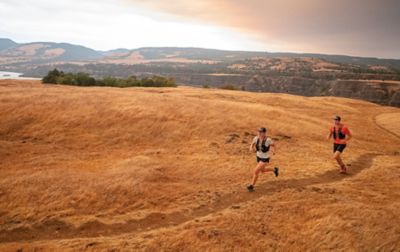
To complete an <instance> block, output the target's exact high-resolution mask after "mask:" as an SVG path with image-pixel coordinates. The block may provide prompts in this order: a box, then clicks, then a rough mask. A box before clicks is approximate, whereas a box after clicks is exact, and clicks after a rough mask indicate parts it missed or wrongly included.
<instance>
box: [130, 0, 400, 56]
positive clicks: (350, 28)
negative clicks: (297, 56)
mask: <svg viewBox="0 0 400 252" xmlns="http://www.w3.org/2000/svg"><path fill="white" fill-rule="evenodd" d="M130 2H131V3H135V4H136V5H140V6H142V7H144V8H148V9H152V10H156V11H158V12H160V13H165V14H167V15H170V16H173V17H175V18H178V19H181V20H186V21H190V22H201V23H207V24H213V25H219V26H223V27H229V28H231V29H235V30H237V31H240V32H244V33H247V34H249V35H250V36H252V37H253V38H254V39H256V40H259V41H261V42H263V43H264V44H265V45H266V47H268V48H269V49H270V50H274V51H303V52H323V53H342V54H353V55H364V56H368V55H369V56H380V57H390V58H399V57H400V47H399V46H398V41H400V28H399V24H400V15H399V14H398V13H400V1H396V0H380V1H377V0H335V1H324V0H246V1H240V0H202V1H187V0H163V1H162V0H146V1H141V0H130ZM268 48H266V49H268Z"/></svg>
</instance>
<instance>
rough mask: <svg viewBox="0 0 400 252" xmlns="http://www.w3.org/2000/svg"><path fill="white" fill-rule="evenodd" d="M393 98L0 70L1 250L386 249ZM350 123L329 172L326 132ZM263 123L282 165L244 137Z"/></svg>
mask: <svg viewBox="0 0 400 252" xmlns="http://www.w3.org/2000/svg"><path fill="white" fill-rule="evenodd" d="M399 113H400V110H399V109H398V108H390V107H383V106H379V105H374V104H372V103H368V102H362V101H356V100H351V99H345V98H332V97H321V98H319V97H316V98H305V97H300V96H293V95H285V94H269V93H263V94H261V93H247V92H240V91H226V90H215V89H197V88H190V87H178V88H127V89H123V90H121V89H118V88H108V87H88V88H83V87H72V86H58V85H50V86H49V85H43V84H40V82H38V81H13V80H2V81H0V117H1V120H0V172H1V174H2V176H0V250H17V249H21V248H22V249H24V250H25V249H28V248H29V249H33V248H38V249H47V250H60V249H63V250H65V249H69V250H84V249H89V250H91V249H93V250H100V249H104V250H106V249H113V248H114V249H126V250H128V249H130V250H145V249H148V250H160V249H161V248H169V249H171V250H210V249H213V250H233V249H237V248H243V249H246V250H263V251H265V250H272V249H279V250H293V251H302V250H306V249H315V250H327V249H334V250H352V249H356V250H385V251H389V250H395V249H397V248H399V247H400V241H399V239H398V237H399V236H398V234H399V233H400V228H399V227H400V225H399V224H400V214H399V213H400V212H399V209H400V202H399V201H398V199H399V198H400V184H399V183H398V181H399V178H400V169H399V168H400V166H399V163H400V154H399V152H398V150H399V146H400V138H399V135H398V133H397V132H398V130H399V125H400V124H399V116H398V115H399ZM335 114H340V115H341V116H342V118H343V119H344V123H345V124H347V125H348V126H349V127H350V129H351V130H352V131H353V134H354V141H351V143H350V144H349V146H348V149H346V151H345V153H344V160H345V161H346V163H347V164H348V166H349V172H350V174H349V175H346V176H343V175H340V174H339V173H338V168H337V167H336V165H335V163H334V162H333V161H332V160H331V159H330V156H331V143H330V142H327V141H325V136H326V135H327V133H328V128H329V126H330V123H331V118H332V116H333V115H335ZM259 126H266V127H267V128H268V129H269V130H270V131H269V135H270V136H271V137H272V138H273V139H274V140H275V142H276V143H277V147H278V152H277V154H276V155H275V156H273V157H272V161H273V164H277V165H279V166H280V167H281V171H282V172H281V176H280V177H278V178H275V177H273V176H272V175H271V174H266V175H263V176H261V178H260V182H259V184H258V186H257V188H256V191H255V192H254V193H252V194H250V193H248V192H247V191H245V185H246V184H247V183H248V182H249V180H250V178H251V171H252V170H253V168H254V166H255V154H254V153H249V151H248V147H249V144H250V142H251V140H252V139H253V137H254V134H255V131H256V129H257V128H258V127H259Z"/></svg>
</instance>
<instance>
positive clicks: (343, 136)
mask: <svg viewBox="0 0 400 252" xmlns="http://www.w3.org/2000/svg"><path fill="white" fill-rule="evenodd" d="M333 120H334V122H335V124H334V125H333V127H331V128H330V130H329V135H328V137H327V139H328V140H329V139H330V138H331V137H332V136H333V153H334V154H333V158H334V159H335V160H336V161H337V162H338V164H339V165H340V173H342V174H345V173H347V167H346V165H345V164H344V163H343V161H342V158H341V157H340V155H341V154H342V152H343V150H344V149H345V148H346V145H347V142H348V141H350V139H351V138H352V135H351V132H350V130H349V128H347V127H346V126H345V125H343V124H342V123H341V118H340V116H335V118H334V119H333Z"/></svg>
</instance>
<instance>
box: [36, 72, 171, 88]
mask: <svg viewBox="0 0 400 252" xmlns="http://www.w3.org/2000/svg"><path fill="white" fill-rule="evenodd" d="M42 82H43V83H50V84H64V85H76V86H110V87H121V88H122V87H176V86H177V85H176V82H175V79H173V78H170V77H167V78H166V77H162V76H153V77H146V78H143V79H141V80H139V79H137V78H136V76H131V77H129V78H128V79H120V78H115V77H105V78H103V79H98V80H96V79H95V78H93V77H91V76H90V75H89V74H87V73H83V72H79V73H64V72H62V71H58V70H57V69H54V70H52V71H49V72H48V74H47V75H46V76H44V77H43V79H42Z"/></svg>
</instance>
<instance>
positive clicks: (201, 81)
mask: <svg viewBox="0 0 400 252" xmlns="http://www.w3.org/2000/svg"><path fill="white" fill-rule="evenodd" d="M173 77H174V78H176V80H177V82H178V83H186V84H190V85H195V86H201V85H209V86H212V87H222V86H224V85H233V86H235V87H236V88H237V89H244V90H247V91H253V92H272V93H289V94H296V95H303V96H340V97H347V98H354V99H362V100H366V101H370V102H374V103H378V104H382V105H389V106H395V107H400V82H398V83H396V82H385V81H361V80H317V79H308V78H301V77H285V76H283V77H269V76H262V75H206V74H190V75H189V74H188V75H187V74H181V75H173Z"/></svg>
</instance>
